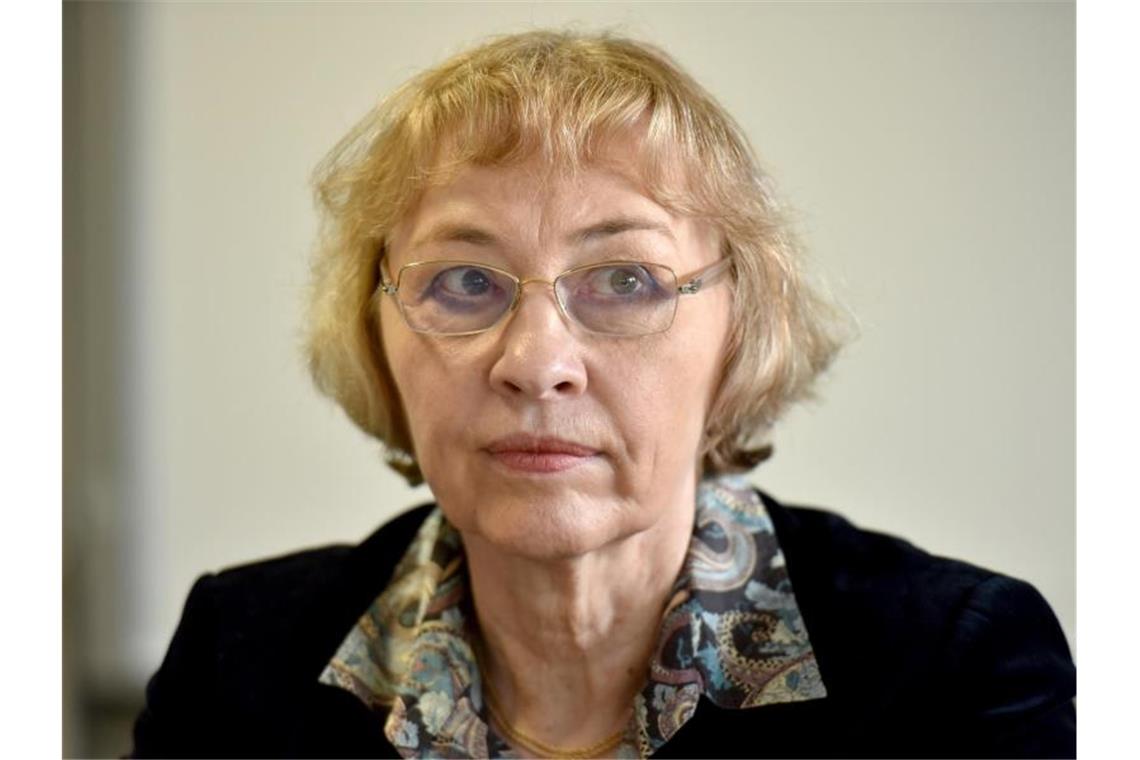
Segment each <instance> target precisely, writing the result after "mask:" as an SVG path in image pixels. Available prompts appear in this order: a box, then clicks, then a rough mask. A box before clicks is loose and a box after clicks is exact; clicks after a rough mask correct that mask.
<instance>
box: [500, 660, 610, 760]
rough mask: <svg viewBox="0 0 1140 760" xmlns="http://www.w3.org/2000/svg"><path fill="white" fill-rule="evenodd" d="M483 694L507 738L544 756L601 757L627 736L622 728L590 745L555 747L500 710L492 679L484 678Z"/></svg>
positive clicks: (578, 759)
mask: <svg viewBox="0 0 1140 760" xmlns="http://www.w3.org/2000/svg"><path fill="white" fill-rule="evenodd" d="M483 696H484V697H485V701H486V703H487V710H488V712H490V713H491V717H492V718H493V719H494V720H495V723H497V724H498V725H499V728H501V729H502V730H503V733H505V734H506V735H507V738H508V739H510V740H511V742H512V743H515V744H522V745H524V747H525V748H526V749H529V750H535V751H537V752H538V753H539V754H541V755H543V756H544V757H553V758H558V759H559V760H582V759H583V758H594V757H599V756H600V755H602V754H603V753H605V752H607V751H609V750H611V749H613V748H614V747H616V746H617V745H618V744H620V743H621V740H622V738H623V737H624V736H625V731H626V730H625V729H624V728H623V729H621V730H620V731H618V732H617V733H615V734H613V735H612V736H609V737H606V738H605V739H602V740H601V741H600V742H597V743H596V744H591V745H590V746H588V747H582V748H580V749H577V748H563V747H555V746H553V745H551V744H546V743H544V742H542V741H540V740H538V739H536V738H534V737H533V736H531V735H530V734H527V733H524V732H523V731H521V730H520V729H518V728H515V727H514V726H512V725H511V724H510V722H509V721H508V720H507V719H506V718H504V717H503V714H502V712H501V711H500V710H499V700H498V697H496V696H495V690H494V689H493V688H491V683H490V680H489V679H487V678H484V679H483Z"/></svg>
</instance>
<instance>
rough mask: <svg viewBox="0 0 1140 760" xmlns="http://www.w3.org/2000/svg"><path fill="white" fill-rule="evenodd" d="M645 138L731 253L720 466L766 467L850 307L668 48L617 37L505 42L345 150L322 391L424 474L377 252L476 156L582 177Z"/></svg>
mask: <svg viewBox="0 0 1140 760" xmlns="http://www.w3.org/2000/svg"><path fill="white" fill-rule="evenodd" d="M630 136H632V137H633V138H634V139H635V145H636V151H635V152H636V153H639V154H640V155H636V156H632V157H630V158H631V159H632V160H633V161H634V162H635V165H636V166H638V167H639V169H640V176H639V177H637V178H636V179H637V180H638V181H640V183H641V184H642V186H643V187H644V189H645V192H646V194H647V195H648V196H649V197H650V198H652V199H653V200H655V201H656V202H657V203H659V204H660V205H662V206H663V207H664V208H666V209H667V210H669V211H670V212H671V213H674V214H680V215H687V216H691V217H695V218H699V219H702V220H705V221H707V222H709V223H711V224H712V225H713V227H714V228H715V229H717V230H718V232H719V233H720V239H721V245H722V247H723V253H724V254H725V255H727V256H731V257H732V259H733V267H732V272H733V277H732V287H733V320H732V329H731V335H730V336H729V341H728V350H727V352H726V357H725V363H724V366H723V368H722V372H721V378H720V384H719V387H718V389H717V392H716V394H715V397H714V401H713V404H712V406H711V408H710V411H709V418H708V420H707V421H706V431H705V440H704V441H703V442H702V447H701V451H700V458H701V462H702V467H703V472H704V474H714V473H721V472H733V471H735V472H740V471H745V470H748V469H751V468H752V467H754V466H755V465H756V464H758V463H759V462H761V461H763V460H764V459H765V458H767V456H768V455H769V453H770V451H771V448H770V447H769V446H756V445H755V441H756V440H757V438H758V436H761V435H763V434H766V433H767V431H768V429H769V428H770V427H771V425H772V424H773V423H774V422H775V420H776V419H777V417H778V416H779V415H780V414H781V413H782V411H783V410H784V409H785V408H786V407H787V405H788V404H790V403H791V402H793V401H796V400H798V399H801V398H804V397H805V396H808V395H810V392H809V389H810V386H811V384H812V381H813V380H814V379H815V378H816V377H817V376H818V375H819V373H820V372H822V371H823V370H824V369H825V368H826V367H827V365H828V364H829V362H830V361H831V359H832V357H833V356H834V354H835V352H836V351H837V349H838V347H839V344H840V342H841V340H840V338H839V337H838V336H839V332H838V330H837V328H839V327H840V326H841V319H840V317H841V312H840V311H839V310H838V309H836V308H835V307H834V306H832V305H831V304H830V303H829V302H828V301H826V300H824V299H823V298H821V297H819V296H818V295H817V294H816V293H815V292H814V291H813V290H812V289H811V288H810V287H809V286H808V284H807V283H806V282H805V278H804V276H803V274H802V272H801V268H800V258H801V255H800V249H799V246H798V244H797V242H796V240H795V237H794V236H793V235H792V233H791V231H790V229H789V225H788V221H787V219H786V218H785V215H784V212H783V211H782V209H781V206H780V204H779V203H778V201H777V199H776V197H775V195H774V192H773V183H772V181H771V179H770V178H769V177H768V175H766V174H765V173H764V172H763V171H762V170H761V169H760V167H759V165H758V162H757V160H756V157H755V154H754V153H753V151H752V149H751V147H750V145H749V142H748V139H747V138H746V137H745V136H744V134H743V132H742V131H741V129H740V128H739V126H738V125H737V124H736V123H735V122H734V120H733V119H732V117H731V116H729V115H728V113H726V112H725V111H724V109H723V108H721V106H720V105H719V104H717V103H716V101H715V100H714V99H713V98H712V96H710V95H709V94H708V93H707V92H706V91H705V90H704V89H703V88H702V87H701V86H700V85H698V84H697V83H696V82H695V81H694V80H693V79H692V78H690V77H689V76H688V75H687V74H685V73H684V72H683V71H681V70H680V69H679V68H678V67H677V65H676V64H674V63H673V62H672V60H671V59H670V58H669V56H668V55H666V54H665V53H664V52H662V51H660V50H658V49H656V48H654V47H652V46H650V45H647V44H644V43H641V42H635V41H632V40H629V39H623V38H620V37H617V36H614V35H611V34H579V33H570V32H552V31H535V32H527V33H523V34H514V35H507V36H502V37H497V38H494V39H492V40H490V41H489V42H487V43H485V44H483V45H480V46H478V47H475V48H473V49H470V50H467V51H466V52H462V53H460V54H458V55H456V56H454V57H452V58H451V59H450V60H448V61H446V62H444V63H442V64H440V65H439V66H437V67H435V68H433V69H430V70H428V71H425V72H423V73H421V74H419V75H418V76H416V77H414V78H413V79H411V80H410V81H408V82H407V83H405V84H404V85H403V86H401V87H400V88H399V89H397V90H396V91H395V92H394V93H393V94H392V95H390V96H389V97H388V98H386V99H384V100H383V101H382V102H380V103H379V105H377V106H376V108H374V109H373V110H372V111H371V112H370V113H368V115H366V116H365V117H364V119H363V120H361V121H360V122H359V123H358V124H357V125H356V126H355V127H353V128H352V130H351V131H350V132H349V133H348V134H347V135H346V136H345V137H344V138H343V139H342V140H341V141H340V142H339V143H338V144H337V145H336V146H335V147H334V148H333V150H332V151H331V152H330V153H329V154H328V156H326V157H325V159H324V160H323V161H322V162H321V163H320V165H319V166H318V167H317V169H316V171H315V174H314V187H315V191H316V199H317V206H318V209H319V211H320V214H321V217H322V225H321V234H320V238H319V240H318V243H317V247H316V252H315V260H314V266H313V287H312V292H311V302H310V312H309V324H308V329H309V333H308V345H307V352H308V359H309V367H310V370H311V372H312V375H313V378H314V380H315V381H316V384H317V387H318V388H319V389H320V390H321V391H322V392H323V393H325V394H327V395H328V396H330V397H332V398H333V399H335V400H336V401H337V402H338V403H339V404H340V405H341V406H342V407H343V408H344V410H345V411H346V412H347V413H348V415H349V417H351V418H352V420H353V421H355V422H356V424H357V425H359V426H360V427H361V428H362V429H363V430H365V431H366V432H367V433H369V434H371V435H373V436H375V437H376V438H378V439H379V440H380V441H381V442H383V444H384V445H385V447H386V452H387V455H386V458H387V461H388V463H389V465H391V466H392V467H393V469H395V470H396V471H398V472H400V473H401V474H403V475H404V476H405V477H406V478H407V479H408V481H409V482H410V483H411V484H412V485H416V484H418V483H420V482H422V480H423V477H422V475H421V473H420V471H419V468H418V466H417V465H416V460H415V451H414V448H413V445H412V440H411V437H410V435H409V428H408V423H407V420H406V419H405V415H404V410H403V409H402V407H401V404H400V400H399V394H398V392H397V389H396V387H395V385H394V383H393V381H392V374H391V372H390V371H389V368H388V364H387V360H386V358H385V356H384V351H383V347H382V344H381V341H380V309H379V290H378V286H379V284H380V280H379V271H380V267H379V263H380V259H381V257H382V256H383V254H384V246H385V241H386V239H387V237H388V236H389V234H390V232H391V230H392V229H393V227H394V226H395V225H396V224H397V223H398V221H399V220H400V219H401V218H402V216H403V215H404V214H405V213H406V212H407V211H408V210H409V209H410V208H411V207H412V206H413V205H414V204H415V203H416V202H417V200H418V197H419V195H420V194H421V193H422V191H423V190H424V189H425V188H427V187H428V186H431V185H433V184H440V183H446V182H447V181H448V179H449V178H450V177H454V176H455V173H456V172H457V171H459V170H461V169H462V168H463V167H464V166H469V165H477V166H508V165H512V164H515V163H519V162H522V161H526V160H534V159H538V160H540V161H542V162H543V164H544V165H545V166H547V167H548V169H549V170H556V171H560V172H566V173H572V172H573V171H575V170H576V169H577V168H580V167H581V166H585V165H590V164H591V163H592V162H593V163H595V164H596V163H599V162H600V161H601V160H602V154H603V150H602V146H604V145H605V144H606V143H607V142H608V141H609V140H610V139H612V138H613V139H620V138H622V137H627V138H628V137H630Z"/></svg>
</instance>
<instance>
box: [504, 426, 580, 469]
mask: <svg viewBox="0 0 1140 760" xmlns="http://www.w3.org/2000/svg"><path fill="white" fill-rule="evenodd" d="M487 452H488V453H489V454H490V455H491V457H492V458H494V460H495V461H496V462H498V463H499V464H501V465H503V466H504V467H506V468H508V469H511V470H517V471H519V472H530V473H551V472H561V471H563V470H568V469H571V468H573V467H577V466H578V465H580V464H583V463H585V462H587V461H589V460H590V459H592V458H593V457H595V456H597V455H598V453H599V452H598V450H597V449H595V448H592V447H590V446H586V445H583V444H580V443H576V442H574V441H567V440H564V439H562V438H553V437H548V436H533V435H525V434H519V435H510V436H506V437H505V438H500V439H498V440H496V441H494V442H493V443H491V444H490V445H489V446H487Z"/></svg>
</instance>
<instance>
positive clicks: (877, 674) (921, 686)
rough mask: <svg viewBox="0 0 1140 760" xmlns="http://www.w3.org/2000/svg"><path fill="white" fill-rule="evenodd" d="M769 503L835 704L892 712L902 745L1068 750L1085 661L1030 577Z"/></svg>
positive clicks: (865, 714)
mask: <svg viewBox="0 0 1140 760" xmlns="http://www.w3.org/2000/svg"><path fill="white" fill-rule="evenodd" d="M762 498H763V499H764V502H765V506H766V507H767V510H768V513H769V516H770V517H771V519H772V523H773V526H774V528H775V530H776V537H777V541H778V542H779V544H780V548H781V550H782V551H783V553H784V557H785V561H786V564H787V571H788V578H789V580H790V582H791V585H792V589H793V593H794V594H795V597H796V602H797V605H798V606H799V608H800V612H801V614H802V616H803V620H804V625H805V627H806V629H807V632H808V635H809V637H810V640H811V643H812V648H813V649H814V651H815V654H816V659H817V661H818V663H819V667H820V673H821V675H822V677H823V681H824V684H825V686H826V688H827V691H828V699H827V700H825V702H830V704H831V705H832V709H835V710H838V711H839V712H841V713H842V714H845V715H851V716H860V720H859V721H857V723H858V724H859V725H861V726H875V725H877V722H878V719H877V718H876V716H883V715H891V716H894V718H895V719H896V726H897V727H896V729H895V734H894V735H895V740H897V745H898V747H899V748H901V749H900V751H910V752H913V751H916V748H917V747H920V746H921V741H922V739H921V737H922V736H924V735H927V736H929V735H942V736H944V743H945V749H946V750H947V751H948V752H950V753H951V754H960V755H961V756H977V755H979V754H986V753H990V754H991V755H992V756H1017V757H1022V756H1072V755H1071V753H1072V752H1073V751H1075V746H1074V744H1073V741H1074V736H1075V713H1074V707H1073V702H1072V698H1073V696H1074V695H1075V693H1076V670H1075V666H1074V664H1073V662H1072V656H1071V653H1070V650H1069V648H1068V643H1067V642H1066V640H1065V636H1064V633H1063V631H1062V630H1061V627H1060V623H1059V622H1058V621H1057V618H1056V615H1055V614H1054V613H1053V611H1052V609H1051V608H1050V607H1049V604H1048V602H1047V601H1046V600H1045V599H1044V597H1042V595H1041V594H1040V593H1039V592H1038V591H1037V589H1036V588H1034V587H1033V586H1032V584H1030V583H1027V582H1025V581H1023V580H1020V579H1017V578H1013V577H1010V576H1008V575H1004V574H1002V573H998V572H995V571H993V570H989V569H986V568H983V567H979V566H977V565H974V564H971V563H969V562H964V561H961V560H957V559H952V558H948V557H941V556H938V555H935V554H932V553H930V552H927V551H925V550H923V549H921V548H919V547H917V546H915V545H914V544H912V543H910V542H909V541H906V540H904V539H902V538H899V537H896V536H891V535H888V534H885V533H879V532H876V531H870V530H864V529H861V528H859V527H857V526H855V525H853V524H852V523H851V522H850V521H849V520H847V519H845V518H844V517H842V516H840V515H838V514H836V513H833V512H829V511H825V510H821V509H815V508H806V507H788V506H783V505H781V504H779V503H778V502H776V501H775V500H773V499H771V498H770V497H768V496H767V495H765V494H762ZM950 724H954V725H956V726H957V728H956V730H955V731H953V732H948V731H947V730H946V727H947V726H948V725H950ZM860 730H861V729H860Z"/></svg>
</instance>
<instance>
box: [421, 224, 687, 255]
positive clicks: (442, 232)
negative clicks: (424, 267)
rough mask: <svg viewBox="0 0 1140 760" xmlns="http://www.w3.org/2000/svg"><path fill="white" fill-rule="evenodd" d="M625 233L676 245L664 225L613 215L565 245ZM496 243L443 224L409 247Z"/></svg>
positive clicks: (472, 229)
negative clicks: (652, 235) (656, 237)
mask: <svg viewBox="0 0 1140 760" xmlns="http://www.w3.org/2000/svg"><path fill="white" fill-rule="evenodd" d="M626 232H656V233H659V234H661V235H664V236H665V237H667V238H669V240H671V241H672V242H673V243H676V242H677V238H676V236H674V235H673V230H671V229H670V228H669V226H668V225H666V224H663V223H662V222H657V221H654V220H652V219H646V218H644V217H637V216H615V217H610V218H608V219H603V220H602V221H600V222H595V223H594V224H591V225H589V226H587V227H583V228H581V229H579V230H575V231H573V232H571V233H570V234H569V235H567V236H566V242H567V243H571V244H575V245H583V244H585V243H590V242H594V241H596V240H602V239H606V238H610V237H613V236H615V235H621V234H623V233H626ZM498 242H499V239H498V238H497V237H495V235H494V234H492V233H490V232H488V231H486V230H484V229H481V228H479V227H476V226H474V225H471V224H466V223H454V222H443V223H442V224H439V225H437V226H435V227H433V228H431V229H430V230H429V231H428V232H426V233H425V234H424V235H423V236H421V237H420V238H419V240H417V241H416V242H414V243H413V244H412V245H411V248H412V249H416V248H420V247H422V246H425V245H427V244H429V243H469V244H471V245H481V246H491V245H495V244H496V243H498Z"/></svg>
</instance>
